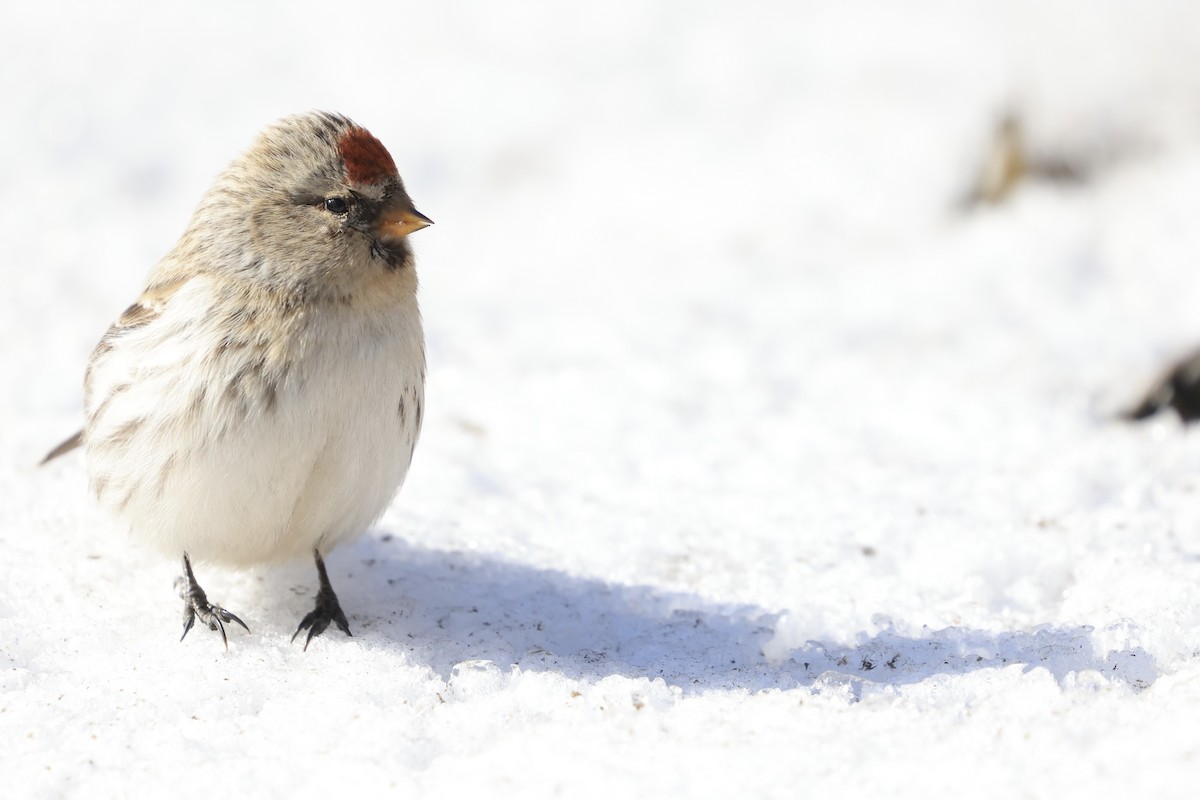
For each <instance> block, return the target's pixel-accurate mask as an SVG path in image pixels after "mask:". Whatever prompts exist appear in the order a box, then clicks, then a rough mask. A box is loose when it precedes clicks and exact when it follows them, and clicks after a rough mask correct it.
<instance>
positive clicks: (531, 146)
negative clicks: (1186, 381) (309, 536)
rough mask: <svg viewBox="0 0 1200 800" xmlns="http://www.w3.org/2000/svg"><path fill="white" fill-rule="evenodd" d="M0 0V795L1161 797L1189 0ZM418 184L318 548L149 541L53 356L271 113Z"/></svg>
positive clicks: (1182, 277)
mask: <svg viewBox="0 0 1200 800" xmlns="http://www.w3.org/2000/svg"><path fill="white" fill-rule="evenodd" d="M4 17H5V19H4V23H3V25H2V26H0V86H2V88H3V91H2V94H0V96H2V97H3V98H4V100H5V103H6V106H7V114H6V115H5V118H4V119H5V124H4V125H3V126H2V127H0V153H2V154H3V156H2V157H0V189H2V192H0V197H3V200H4V203H3V205H4V210H3V212H0V279H2V280H0V453H2V456H3V457H2V458H0V497H2V498H3V499H2V500H0V741H3V742H4V747H3V748H0V771H3V773H4V774H5V776H6V779H5V780H6V785H7V786H8V787H9V791H11V792H12V793H13V794H12V796H21V797H25V796H40V797H56V796H63V795H79V796H88V797H102V796H128V795H130V794H132V793H134V791H135V790H137V791H138V792H139V793H140V792H142V791H156V790H161V791H166V790H170V791H171V792H172V793H173V794H174V795H176V796H183V797H191V796H196V797H211V796H212V794H213V792H214V791H218V788H214V787H219V791H222V792H226V793H228V792H236V793H238V794H245V795H248V796H280V795H285V794H286V795H288V796H295V797H306V796H318V795H323V796H327V795H329V793H330V792H335V791H336V792H339V793H342V792H344V791H345V790H347V789H353V790H355V791H363V792H366V791H372V792H381V791H389V790H390V791H394V792H396V793H399V792H404V793H405V794H406V795H413V794H415V795H417V796H434V795H436V796H452V797H453V796H461V795H464V794H465V793H466V792H468V791H477V792H482V791H486V792H488V793H489V794H493V795H507V796H515V795H521V796H547V795H552V794H557V795H561V796H570V797H582V796H601V797H609V796H629V795H631V794H636V795H642V796H652V795H653V796H667V797H685V796H714V795H718V794H729V795H733V796H789V797H790V796H818V795H824V794H827V793H830V792H832V791H840V792H842V793H845V796H867V795H872V796H919V797H928V796H930V794H931V793H932V792H952V793H954V794H962V793H970V794H972V795H984V796H988V795H991V796H999V795H1001V794H1003V795H1006V796H1011V795H1019V796H1034V797H1037V796H1056V797H1076V796H1078V797H1085V796H1086V797H1105V796H1117V795H1118V794H1120V795H1124V796H1130V794H1131V793H1136V794H1133V795H1132V796H1151V795H1152V794H1153V796H1159V797H1167V796H1172V795H1174V796H1181V797H1182V796H1189V795H1188V793H1189V785H1188V783H1186V782H1185V779H1186V780H1192V778H1194V764H1195V759H1196V753H1197V752H1198V748H1200V728H1198V727H1197V726H1196V724H1195V719H1196V717H1197V713H1198V712H1200V662H1198V660H1197V656H1196V653H1197V651H1198V650H1200V563H1198V562H1200V495H1198V493H1197V485H1198V476H1200V441H1197V439H1196V437H1195V435H1194V434H1192V433H1189V432H1188V431H1187V430H1186V429H1185V428H1184V427H1183V426H1182V425H1181V424H1180V423H1179V422H1178V421H1177V420H1175V419H1174V418H1173V417H1169V416H1164V417H1162V418H1160V419H1158V420H1156V421H1152V422H1149V423H1147V424H1144V425H1141V426H1131V425H1128V424H1125V423H1121V422H1119V421H1117V420H1116V419H1115V418H1114V417H1115V414H1116V413H1117V412H1118V411H1120V410H1121V409H1122V408H1123V407H1125V406H1126V405H1127V404H1129V403H1131V402H1133V401H1134V400H1136V399H1137V397H1138V394H1139V393H1140V392H1141V391H1142V390H1143V389H1144V388H1145V386H1146V384H1147V382H1148V381H1149V380H1150V379H1151V378H1152V377H1153V376H1154V375H1155V373H1156V371H1158V370H1159V369H1160V368H1161V367H1163V366H1164V365H1165V364H1166V363H1167V362H1168V361H1169V360H1170V359H1171V358H1173V357H1175V356H1178V355H1180V354H1182V353H1184V352H1186V351H1187V350H1189V349H1191V348H1192V347H1193V346H1195V345H1197V344H1200V315H1198V314H1197V309H1198V308H1200V279H1198V278H1197V277H1196V275H1197V274H1198V273H1197V270H1198V268H1200V224H1197V212H1198V210H1200V7H1197V6H1194V5H1193V4H1189V3H1183V2H1171V1H1170V0H1160V1H1157V2H1142V3H1137V4H1134V3H1124V2H1115V0H1114V1H1108V0H1105V1H1101V2H1096V1H1092V2H1084V1H1083V0H1078V1H1077V2H1066V1H1065V0H1064V1H1061V2H1049V3H1047V2H1033V0H1019V1H1013V0H1008V1H1006V2H959V1H958V0H954V1H953V2H951V1H950V0H944V1H941V2H935V1H934V0H928V1H927V2H914V3H905V4H897V3H892V2H886V1H884V0H876V1H874V2H871V1H870V0H861V1H859V2H846V3H837V4H829V3H816V2H750V3H738V4H730V3H716V2H657V3H646V2H609V3H603V4H592V5H587V6H579V5H562V6H561V7H559V6H552V5H549V4H540V3H531V2H515V3H504V4H483V3H456V2H450V3H422V4H416V3H411V4H407V3H395V4H392V3H389V4H365V5H362V6H351V5H346V4H341V5H338V4H329V3H310V2H303V3H289V4H286V5H283V4H279V5H272V6H266V5H263V6H258V5H254V4H244V3H240V4H235V3H232V2H215V3H208V4H205V7H204V13H202V14H191V13H188V12H186V11H183V10H180V9H177V8H174V7H170V6H167V5H160V6H155V7H153V8H150V7H146V8H143V7H140V6H138V5H137V4H133V3H126V2H116V3H107V4H103V5H99V4H92V5H84V4H67V3H60V2H48V3H42V4H24V5H22V6H20V7H16V6H14V7H13V8H10V9H8V10H7V11H6V12H5V15H4ZM313 108H320V109H328V110H336V111H340V112H342V113H345V114H348V115H349V116H351V117H353V118H354V119H356V120H357V121H359V122H360V123H362V124H363V125H365V126H367V127H368V128H370V130H371V131H372V132H373V133H375V134H376V135H377V136H378V137H379V138H380V139H382V140H383V141H384V143H385V144H387V146H388V147H389V149H390V150H391V152H392V154H393V155H394V157H395V160H396V162H397V164H398V165H399V166H400V169H401V172H402V174H403V175H404V177H405V180H406V182H407V185H408V188H409V191H410V193H411V194H412V196H413V197H414V199H415V200H416V201H417V204H418V207H419V208H421V210H422V211H424V212H425V213H427V214H428V215H429V216H431V217H432V218H433V219H434V220H436V222H437V224H436V226H434V227H433V228H430V229H428V230H426V231H422V232H421V233H420V234H418V235H417V236H415V237H414V246H415V247H416V249H417V251H418V258H419V272H420V276H421V281H422V294H421V303H422V308H423V310H424V315H425V321H426V331H427V335H428V342H429V364H430V372H429V384H428V416H427V421H426V426H425V431H424V434H423V439H422V442H421V445H420V447H419V448H418V452H417V458H416V461H415V463H414V466H413V469H412V472H411V473H410V476H409V480H408V483H407V485H406V486H405V487H404V489H403V491H402V492H401V494H400V496H399V497H398V499H397V501H396V503H395V504H394V505H393V507H392V508H391V510H390V511H389V512H388V514H387V515H385V517H384V518H383V519H382V520H381V521H380V522H379V523H378V525H377V526H376V527H375V528H373V529H372V530H371V531H370V532H369V533H368V534H367V535H365V536H364V537H363V538H362V539H361V540H359V541H358V542H357V543H355V544H354V545H352V546H349V547H347V548H344V549H343V550H340V551H337V552H336V553H335V554H334V555H333V556H332V557H331V559H330V572H331V577H332V579H333V581H334V584H335V585H336V586H337V587H338V590H339V593H340V596H341V598H342V602H343V605H344V606H345V607H346V609H347V611H348V612H349V615H350V622H351V625H352V627H353V628H354V631H355V637H354V638H353V639H346V638H345V637H342V636H341V635H340V634H338V633H336V632H334V633H331V634H327V635H326V636H325V637H323V638H322V639H320V640H318V641H317V642H315V643H314V645H313V646H312V647H310V648H309V652H307V653H302V652H300V648H299V646H298V645H291V644H289V642H288V637H289V636H290V635H291V632H292V630H293V628H294V625H295V622H296V620H298V619H299V617H300V616H302V615H303V614H304V613H305V611H307V609H308V607H309V605H310V603H311V595H312V591H313V588H312V581H313V578H312V575H311V574H310V572H311V568H310V567H309V566H308V565H307V564H298V565H294V566H291V567H282V568H278V569H264V570H255V571H250V572H246V573H236V572H230V571H226V570H221V569H217V568H209V569H207V570H205V571H204V573H203V574H204V577H203V584H204V586H205V587H206V589H207V590H208V592H209V594H210V597H212V598H213V599H214V600H215V601H217V602H221V603H222V604H224V605H226V606H227V607H229V608H231V609H234V610H235V611H237V612H238V613H239V614H240V615H242V616H243V618H245V619H246V620H247V621H248V622H249V624H250V627H251V629H252V630H253V634H251V635H246V634H244V633H241V632H236V633H234V634H233V635H232V638H231V643H230V649H229V651H228V652H227V653H226V652H223V651H222V650H221V647H220V644H219V642H218V641H217V639H216V638H215V637H214V636H213V635H211V634H210V633H209V632H207V631H202V630H201V631H195V632H193V634H192V635H191V636H189V637H188V639H187V640H186V641H185V642H184V643H183V644H179V643H177V642H176V641H175V639H176V636H177V634H178V629H179V628H178V626H179V616H178V615H179V608H178V600H177V599H176V598H175V596H174V594H173V592H172V589H171V581H172V578H173V576H174V572H175V569H176V565H175V564H174V563H169V562H166V561H163V560H160V559H158V558H157V557H156V556H154V555H152V554H149V553H146V552H143V551H141V550H139V549H138V548H136V547H134V546H132V545H131V544H130V543H128V542H127V541H126V540H125V538H124V534H123V532H122V531H121V530H119V529H118V527H117V526H116V525H115V524H114V523H113V522H111V521H110V520H108V519H106V518H105V517H104V516H103V515H102V514H101V513H100V512H99V511H98V510H97V509H96V508H94V506H93V505H92V504H91V501H90V499H89V497H88V494H87V490H86V479H85V477H84V475H83V470H82V464H81V460H80V459H79V457H78V456H77V455H73V456H69V457H67V458H64V459H62V460H60V461H59V462H56V463H55V464H53V465H52V466H49V467H46V468H43V469H40V470H39V469H36V468H35V467H34V464H36V462H37V461H38V459H39V458H40V457H41V456H42V455H43V454H44V452H45V451H46V450H47V449H48V448H49V447H50V446H51V445H53V444H54V443H56V442H57V441H58V440H59V439H61V438H62V437H63V436H65V435H67V434H69V433H70V432H72V431H73V430H75V429H76V427H77V426H78V425H79V423H80V420H81V412H80V407H81V397H80V394H81V387H80V384H81V376H82V372H83V367H84V364H85V362H86V359H87V356H88V353H89V352H90V349H91V347H92V346H93V345H94V344H95V342H96V340H97V339H98V338H99V336H100V335H101V334H102V333H103V331H104V330H105V328H106V327H107V325H108V324H109V323H110V322H111V320H112V319H113V318H114V317H115V316H116V315H117V314H118V313H119V312H120V311H121V310H122V309H123V308H124V307H125V306H126V305H128V303H129V302H130V301H131V300H132V299H133V297H134V296H135V295H136V293H137V292H138V291H139V289H140V288H141V283H142V281H143V279H144V277H145V275H146V273H147V272H148V270H149V269H150V267H151V266H152V265H153V264H154V262H155V261H156V260H157V258H159V257H160V256H161V255H162V254H163V253H164V252H166V250H167V249H168V248H169V247H170V245H171V244H172V243H173V241H174V240H175V238H176V237H177V236H178V235H179V233H180V232H181V231H182V229H183V227H184V225H185V223H186V221H187V218H188V215H189V214H190V212H191V209H192V208H193V207H194V205H195V203H196V202H197V200H198V199H199V197H200V195H201V194H202V192H203V191H204V189H205V188H206V187H207V185H208V183H209V181H210V180H211V178H212V177H213V176H214V175H215V174H216V173H217V172H218V171H219V170H220V169H221V168H222V167H223V166H224V165H225V164H226V163H227V162H228V161H229V160H230V159H231V158H232V157H234V156H235V155H236V154H237V153H238V152H240V151H241V150H242V149H243V148H244V147H245V146H247V145H248V143H249V142H250V140H251V139H252V138H253V136H254V135H255V134H256V132H257V131H258V130H259V129H261V128H262V127H263V126H264V125H266V124H267V123H269V122H271V121H272V120H274V119H275V118H277V117H279V116H283V115H285V114H289V113H295V112H298V111H305V110H309V109H313Z"/></svg>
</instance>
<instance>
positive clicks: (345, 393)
mask: <svg viewBox="0 0 1200 800" xmlns="http://www.w3.org/2000/svg"><path fill="white" fill-rule="evenodd" d="M429 224H431V222H430V220H429V219H427V218H426V217H425V216H424V215H422V214H421V213H420V212H418V211H417V210H416V208H414V207H413V203H412V200H410V199H409V196H408V193H407V192H406V191H405V189H404V184H403V183H402V182H401V180H400V175H399V174H398V173H397V171H396V166H395V163H394V162H393V161H392V157H391V156H390V155H389V154H388V151H387V150H386V149H385V148H384V146H383V145H382V144H381V143H380V142H379V140H378V139H376V138H375V137H374V136H372V135H371V134H370V133H368V132H367V131H366V130H364V129H363V128H361V127H359V126H358V125H356V124H355V123H353V122H351V121H350V120H349V119H346V118H345V117H342V116H339V115H336V114H327V113H312V114H305V115H300V116H294V117H288V118H286V119H283V120H281V121H279V122H277V123H276V124H274V125H273V126H271V127H270V128H268V129H267V130H266V131H264V132H263V133H262V134H261V135H260V136H259V137H258V139H257V140H256V141H255V142H254V144H253V145H252V146H251V147H250V149H249V150H247V151H246V152H245V153H244V154H243V155H242V156H241V157H239V158H238V159H236V160H235V161H234V162H233V163H232V164H230V166H229V167H228V169H226V170H225V172H224V173H222V174H221V175H220V176H219V177H218V178H217V180H216V182H215V183H214V184H213V186H212V188H210V189H209V190H208V192H207V194H205V195H204V198H203V199H202V200H201V201H200V205H199V207H198V208H197V209H196V211H195V213H194V214H193V216H192V219H191V222H190V224H189V225H188V227H187V230H186V231H185V232H184V234H183V236H182V237H181V238H180V240H179V242H178V243H177V244H176V245H175V247H174V248H173V249H172V250H171V251H170V252H169V253H167V255H166V257H164V258H163V259H162V261H160V262H159V263H158V265H157V266H156V267H155V268H154V270H153V271H152V272H151V274H150V278H149V285H148V286H147V288H146V290H145V291H144V292H143V293H142V295H141V297H139V298H138V300H137V301H136V302H135V303H134V304H133V305H131V306H129V308H127V309H126V310H125V313H124V314H122V315H121V317H120V318H119V319H118V320H117V321H116V322H115V323H114V324H113V326H112V327H111V328H109V330H108V332H107V333H106V334H105V335H104V337H103V338H102V339H101V340H100V343H99V344H98V345H97V346H96V349H95V351H94V352H93V353H92V356H91V359H90V361H89V362H88V367H87V372H86V376H85V379H84V395H85V400H84V407H85V412H86V422H85V424H84V428H83V430H82V431H80V432H79V433H78V434H76V435H75V436H72V437H71V438H70V439H68V440H67V441H65V442H63V443H62V444H61V445H59V446H58V447H57V448H55V449H54V450H53V451H52V452H51V453H50V454H49V455H48V456H47V457H46V459H45V460H46V461H49V460H50V459H51V458H54V457H56V456H58V455H61V454H62V453H65V452H67V451H68V450H71V449H73V448H74V447H76V446H78V445H80V444H82V445H83V448H84V452H85V457H86V462H87V471H88V477H89V481H90V485H91V490H92V492H93V493H94V494H95V495H96V497H97V498H98V499H99V501H100V503H101V504H102V505H103V506H105V507H106V508H108V509H110V510H111V511H112V512H113V513H114V514H116V516H117V517H118V518H120V519H121V520H122V521H123V522H125V523H127V524H128V526H129V529H130V531H131V532H132V534H133V536H134V537H135V538H137V539H140V540H141V541H143V542H147V543H149V544H151V545H154V546H155V547H157V548H158V549H160V550H162V551H165V552H167V553H171V554H174V555H175V556H179V555H182V557H183V575H182V577H180V578H179V579H178V580H177V581H176V587H177V589H178V591H179V594H180V596H181V597H182V598H183V602H184V611H183V636H187V633H188V631H189V630H191V628H192V626H193V624H194V623H195V621H196V619H197V618H199V619H200V621H201V622H202V623H204V624H206V625H208V626H209V627H210V628H211V629H212V630H217V631H220V633H221V638H222V641H224V642H225V644H226V646H228V640H227V639H226V635H225V623H230V622H232V623H237V624H238V625H241V626H242V627H243V628H246V625H245V623H243V622H242V620H240V619H238V617H237V616H235V615H234V614H232V613H230V612H229V611H227V610H225V609H224V608H221V607H220V606H218V605H214V604H213V603H210V602H209V601H208V598H207V596H206V595H205V592H204V590H203V589H201V588H200V585H199V584H198V583H197V582H196V576H195V573H194V572H193V569H192V562H191V559H192V558H195V559H196V560H197V561H204V562H215V563H222V564H228V565H234V566H247V565H252V564H265V563H271V562H276V561H281V560H284V559H288V558H292V557H295V556H297V555H303V554H312V555H313V556H314V557H315V559H316V566H317V576H318V580H319V588H318V591H317V597H316V606H315V608H313V610H312V611H311V612H309V613H308V615H307V616H305V617H304V618H303V619H302V620H301V622H300V625H299V627H298V628H297V629H296V633H295V634H293V636H292V640H293V641H295V639H296V636H298V635H299V634H300V632H301V631H304V630H306V629H307V631H308V636H307V638H306V640H305V643H304V647H305V649H306V650H307V649H308V644H309V642H311V641H312V639H313V637H314V636H317V635H319V634H321V633H322V632H323V631H324V630H325V629H326V628H328V627H329V625H330V623H334V624H336V625H337V626H338V627H339V628H340V629H341V630H342V631H344V632H345V633H346V634H347V635H349V634H350V625H349V623H348V622H347V621H346V615H345V613H343V611H342V608H341V605H340V604H339V603H338V599H337V595H336V594H335V593H334V591H333V587H332V586H331V585H330V583H329V576H328V575H327V574H326V571H325V563H324V560H323V556H324V554H326V553H328V552H329V550H331V549H332V548H334V547H336V546H337V545H339V544H341V543H343V542H345V541H347V540H349V539H351V538H353V537H355V536H357V535H359V534H360V533H361V532H362V531H363V530H364V529H365V528H366V527H367V526H368V525H370V524H371V523H372V522H374V521H375V520H376V519H378V518H379V516H380V515H381V514H382V513H383V511H384V510H385V509H386V508H387V506H388V504H389V503H390V502H391V500H392V498H393V496H394V495H395V494H396V491H397V490H398V489H399V487H400V485H401V483H402V482H403V481H404V476H405V474H406V473H407V472H408V467H409V464H410V462H411V461H412V455H413V450H414V448H415V447H416V444H417V437H418V435H419V433H420V430H421V414H422V405H423V403H424V397H425V345H424V335H423V333H422V329H421V316H420V312H419V310H418V308H417V275H416V272H415V267H414V260H413V253H412V250H411V249H410V247H409V244H408V238H407V237H408V235H409V234H410V233H412V232H414V231H416V230H419V229H421V228H423V227H425V226H426V225H429ZM43 463H45V462H43ZM246 629H247V630H249V628H246ZM181 638H182V637H181Z"/></svg>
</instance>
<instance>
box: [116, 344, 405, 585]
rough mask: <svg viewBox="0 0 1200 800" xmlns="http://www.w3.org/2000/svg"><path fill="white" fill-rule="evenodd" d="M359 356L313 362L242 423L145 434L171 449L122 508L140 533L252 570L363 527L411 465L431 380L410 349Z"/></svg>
mask: <svg viewBox="0 0 1200 800" xmlns="http://www.w3.org/2000/svg"><path fill="white" fill-rule="evenodd" d="M318 355H320V354H318ZM354 355H355V357H353V358H345V357H343V356H344V353H341V352H333V353H331V354H330V355H329V357H328V358H327V359H326V360H325V361H321V360H319V358H318V359H314V361H313V363H310V364H307V365H305V368H304V369H298V370H296V371H295V372H294V374H292V375H290V376H289V379H288V380H287V381H284V382H283V383H281V384H280V385H279V386H278V387H277V389H276V391H275V394H274V396H273V398H272V402H271V404H270V407H269V408H262V409H258V410H257V411H256V412H255V413H253V414H250V415H248V416H246V417H245V418H244V419H241V420H239V421H237V422H234V423H228V422H227V421H223V422H222V423H221V424H203V421H202V422H201V424H194V425H191V426H186V425H174V426H166V427H164V429H163V430H160V431H157V432H156V431H149V432H147V433H146V435H147V436H152V435H157V436H159V437H160V439H159V444H158V449H159V450H162V451H166V450H169V451H170V452H171V454H172V455H171V457H170V458H168V459H167V460H166V462H165V463H164V464H163V466H162V467H161V469H160V471H159V473H158V474H157V477H155V478H154V479H153V480H143V481H140V482H138V483H137V487H138V488H137V489H136V491H133V492H132V493H131V494H130V495H128V496H127V497H125V498H124V507H123V508H119V509H116V510H117V511H118V512H119V513H120V515H121V516H123V517H124V518H125V519H126V520H127V521H128V522H129V524H130V529H131V531H132V532H133V534H134V535H135V536H136V537H137V538H139V539H142V540H145V541H148V542H150V543H152V544H154V545H156V546H157V547H159V548H160V549H162V550H165V551H167V552H169V553H173V554H178V553H179V552H181V551H187V552H188V553H190V554H191V555H192V556H193V557H194V558H196V559H199V560H204V561H216V562H223V563H228V564H234V565H249V564H254V563H260V562H267V561H277V560H282V559H287V558H292V557H295V556H299V555H305V554H308V553H311V552H312V550H313V549H314V548H320V549H321V550H322V551H323V552H324V551H327V550H329V549H330V548H332V547H334V546H335V545H337V544H339V543H340V542H342V541H345V540H346V539H348V538H351V537H353V536H356V535H357V534H359V533H361V532H362V531H363V530H364V529H365V528H366V527H367V526H368V525H370V524H371V523H372V522H373V521H374V520H375V519H377V518H378V517H379V515H380V514H382V513H383V511H384V510H385V509H386V508H387V506H388V504H389V502H390V501H391V499H392V497H393V496H394V495H395V493H396V490H397V489H398V488H399V486H400V484H401V483H402V482H403V480H404V476H405V473H406V472H407V470H408V466H409V463H410V461H411V458H412V452H413V448H414V447H415V443H416V438H417V433H418V424H419V416H417V415H415V414H414V413H413V405H414V404H419V403H420V402H421V398H422V395H423V392H422V386H421V382H422V380H423V376H422V374H421V371H420V368H419V364H415V363H408V362H412V361H413V359H411V358H404V357H403V356H405V355H407V353H398V352H392V351H389V350H380V351H376V352H375V353H374V354H370V353H369V354H363V353H355V354H354ZM372 355H374V356H375V357H371V356H372ZM198 379H199V380H204V378H203V377H199V378H198ZM184 393H185V394H186V392H184ZM402 399H403V401H405V402H407V403H408V406H409V408H408V413H406V414H401V413H400V412H399V404H400V403H401V401H402ZM209 422H210V423H211V422H212V421H211V420H209Z"/></svg>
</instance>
